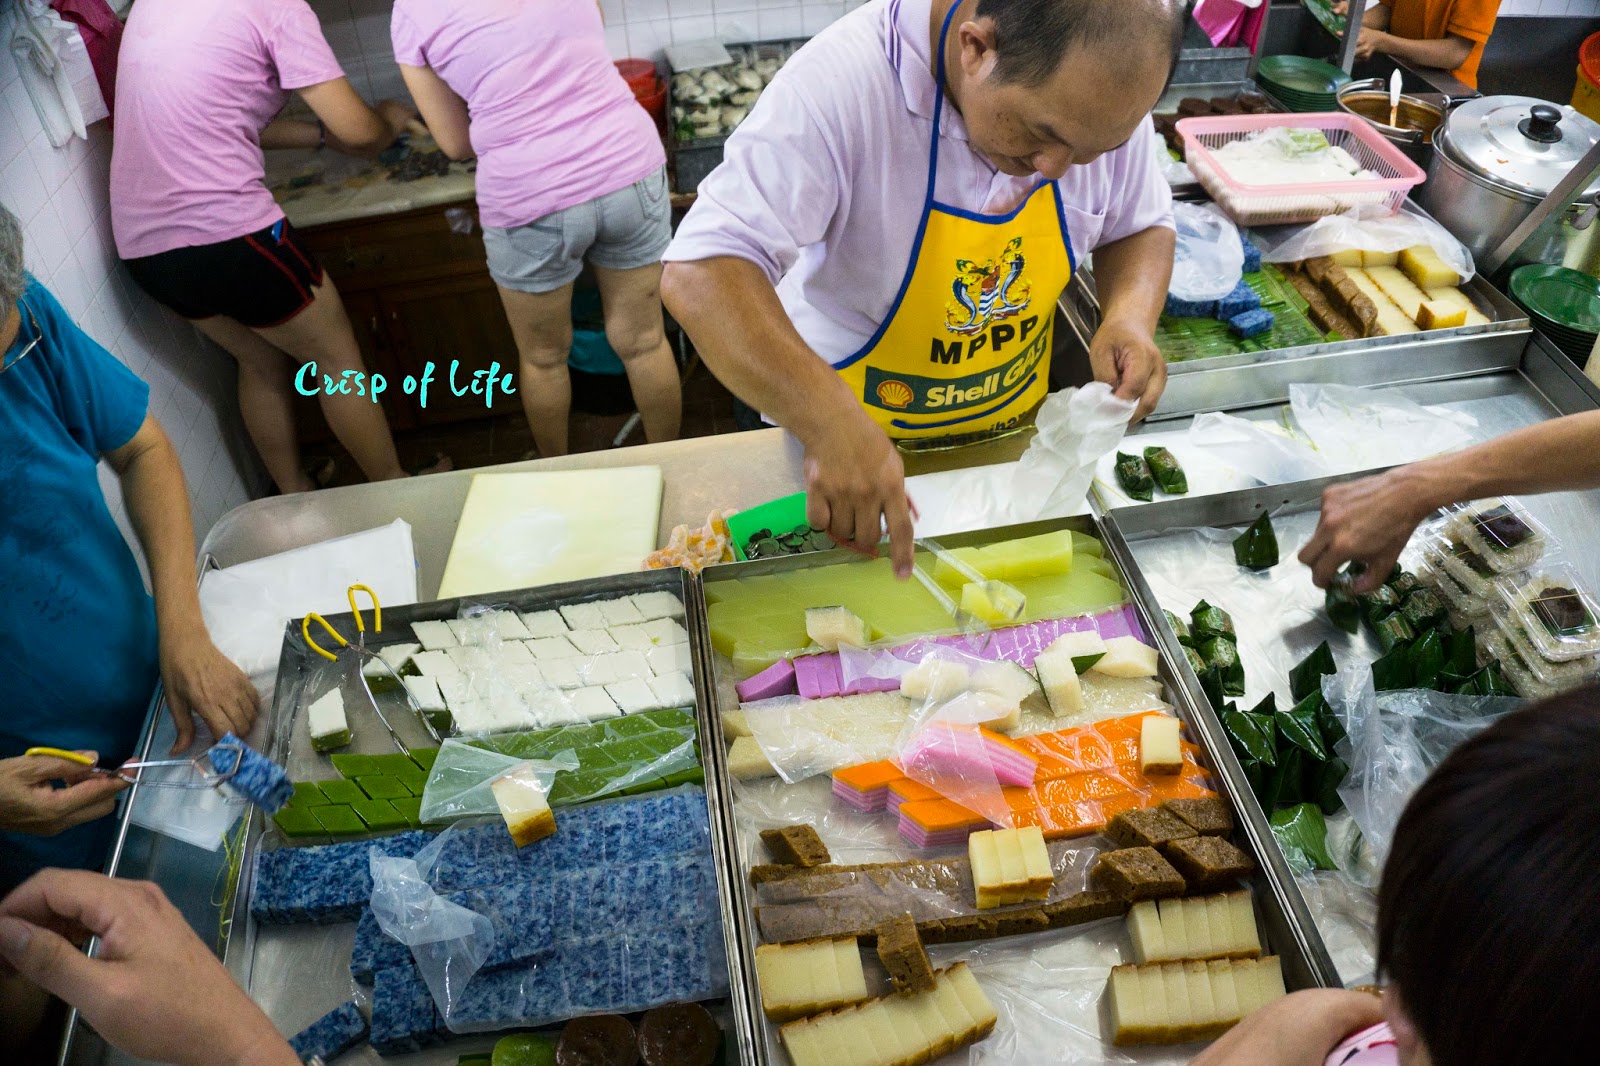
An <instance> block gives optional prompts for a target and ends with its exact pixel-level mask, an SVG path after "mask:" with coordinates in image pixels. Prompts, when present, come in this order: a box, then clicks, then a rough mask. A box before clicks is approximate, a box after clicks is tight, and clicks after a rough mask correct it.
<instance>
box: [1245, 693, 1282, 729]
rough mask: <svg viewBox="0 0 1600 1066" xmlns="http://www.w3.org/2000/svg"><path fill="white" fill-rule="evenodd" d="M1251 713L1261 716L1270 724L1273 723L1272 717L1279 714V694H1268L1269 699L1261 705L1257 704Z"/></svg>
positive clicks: (1251, 709)
mask: <svg viewBox="0 0 1600 1066" xmlns="http://www.w3.org/2000/svg"><path fill="white" fill-rule="evenodd" d="M1250 713H1251V714H1259V715H1261V716H1262V717H1264V718H1266V719H1267V721H1268V722H1271V721H1272V716H1273V715H1275V714H1277V713H1278V696H1277V693H1275V692H1269V693H1267V698H1266V699H1264V700H1262V701H1261V702H1260V703H1258V704H1256V705H1255V706H1254V707H1252V708H1250Z"/></svg>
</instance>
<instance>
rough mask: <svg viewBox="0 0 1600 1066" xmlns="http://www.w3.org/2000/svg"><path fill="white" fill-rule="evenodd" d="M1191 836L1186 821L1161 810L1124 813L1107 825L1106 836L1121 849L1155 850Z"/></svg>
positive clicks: (1156, 808) (1191, 828) (1141, 808)
mask: <svg viewBox="0 0 1600 1066" xmlns="http://www.w3.org/2000/svg"><path fill="white" fill-rule="evenodd" d="M1194 835H1195V831H1194V829H1193V827H1191V826H1190V825H1189V823H1188V822H1185V821H1184V820H1183V819H1182V818H1179V817H1178V816H1177V815H1176V814H1174V813H1172V812H1171V811H1167V810H1163V809H1161V808H1160V807H1139V808H1135V809H1134V810H1131V811H1123V812H1122V813H1121V814H1118V815H1116V816H1115V817H1114V818H1112V819H1111V820H1110V821H1109V822H1107V823H1106V836H1108V837H1110V838H1111V839H1112V840H1114V841H1116V843H1117V846H1118V847H1120V848H1141V847H1142V848H1158V847H1160V846H1161V845H1162V844H1165V843H1166V842H1167V841H1169V840H1182V839H1183V838H1184V837H1192V836H1194Z"/></svg>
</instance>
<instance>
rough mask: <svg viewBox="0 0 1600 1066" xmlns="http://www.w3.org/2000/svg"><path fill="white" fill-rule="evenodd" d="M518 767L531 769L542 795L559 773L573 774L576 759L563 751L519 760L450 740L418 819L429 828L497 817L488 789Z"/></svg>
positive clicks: (435, 765) (440, 756)
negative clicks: (553, 754)
mask: <svg viewBox="0 0 1600 1066" xmlns="http://www.w3.org/2000/svg"><path fill="white" fill-rule="evenodd" d="M518 767H528V768H530V769H531V770H532V771H533V773H534V776H535V777H536V778H537V779H538V781H539V785H540V787H541V788H542V789H543V791H544V794H545V795H547V796H548V795H549V794H550V786H551V784H552V783H553V782H554V781H555V776H556V773H557V772H558V771H560V770H576V769H577V768H578V757H577V756H576V755H575V754H573V753H572V752H571V751H563V752H560V753H558V754H556V755H555V756H553V757H552V758H550V759H545V760H541V759H519V758H516V757H515V756H511V755H501V754H500V753H499V752H494V751H487V750H485V749H483V748H479V747H474V746H473V745H471V744H468V743H466V742H465V741H461V740H456V739H453V738H452V739H450V740H446V741H445V742H444V743H443V744H441V745H440V746H439V754H438V755H437V756H436V757H435V759H434V763H433V769H432V770H430V771H429V772H428V783H427V786H426V787H425V788H424V789H423V790H422V807H421V809H420V811H419V812H418V817H419V818H420V819H421V820H422V821H423V822H424V823H425V824H428V825H439V824H442V823H445V822H455V821H459V820H460V819H462V818H474V817H479V816H485V815H496V814H499V813H500V805H499V804H498V803H496V802H495V798H494V792H493V791H492V789H491V787H490V786H491V785H493V784H494V782H495V781H497V780H499V779H500V778H501V777H504V776H505V775H506V774H508V773H510V772H511V771H512V770H515V769H517V768H518Z"/></svg>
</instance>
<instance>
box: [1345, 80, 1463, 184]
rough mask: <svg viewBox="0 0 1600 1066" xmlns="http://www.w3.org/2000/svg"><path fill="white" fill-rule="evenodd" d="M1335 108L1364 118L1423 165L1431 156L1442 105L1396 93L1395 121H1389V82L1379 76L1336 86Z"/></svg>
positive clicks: (1386, 138)
mask: <svg viewBox="0 0 1600 1066" xmlns="http://www.w3.org/2000/svg"><path fill="white" fill-rule="evenodd" d="M1335 100H1336V101H1337V102H1338V104H1339V109H1340V110H1342V111H1347V112H1349V113H1350V114H1352V115H1355V116H1356V117H1357V118H1363V119H1366V120H1367V122H1368V123H1369V124H1370V125H1371V126H1372V127H1373V128H1374V129H1376V130H1377V131H1378V132H1379V133H1381V134H1383V136H1384V139H1385V140H1387V141H1388V142H1389V143H1390V144H1393V145H1395V146H1396V147H1398V148H1399V149H1400V150H1401V151H1402V152H1404V153H1405V154H1406V155H1407V156H1408V157H1409V158H1410V159H1411V160H1412V162H1414V163H1416V164H1417V165H1418V166H1420V167H1427V166H1428V164H1429V163H1430V162H1431V161H1432V158H1433V131H1434V130H1435V129H1437V128H1438V126H1439V124H1440V123H1441V122H1443V121H1444V108H1443V107H1441V106H1439V105H1438V104H1433V103H1429V102H1428V101H1427V100H1423V99H1421V98H1420V97H1416V96H1406V95H1404V94H1402V95H1401V97H1400V108H1399V115H1398V122H1399V124H1398V125H1394V126H1391V125H1390V124H1389V84H1388V82H1386V81H1384V80H1383V79H1382V78H1363V79H1362V80H1361V81H1352V82H1348V83H1346V84H1345V85H1342V86H1340V87H1339V91H1338V92H1337V93H1336V94H1335Z"/></svg>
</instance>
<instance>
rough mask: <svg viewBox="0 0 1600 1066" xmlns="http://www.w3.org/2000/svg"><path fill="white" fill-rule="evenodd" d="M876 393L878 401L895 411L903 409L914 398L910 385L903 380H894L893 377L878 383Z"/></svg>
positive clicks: (909, 404) (908, 405)
mask: <svg viewBox="0 0 1600 1066" xmlns="http://www.w3.org/2000/svg"><path fill="white" fill-rule="evenodd" d="M877 395H878V402H879V403H881V404H883V406H885V407H891V408H893V409H894V410H896V411H904V410H905V409H906V408H907V407H910V406H911V401H912V400H914V399H916V397H915V396H914V395H913V394H912V392H911V386H910V385H907V384H906V383H905V382H903V381H896V380H894V379H893V378H890V379H889V380H888V381H880V382H879V383H878V388H877Z"/></svg>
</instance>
